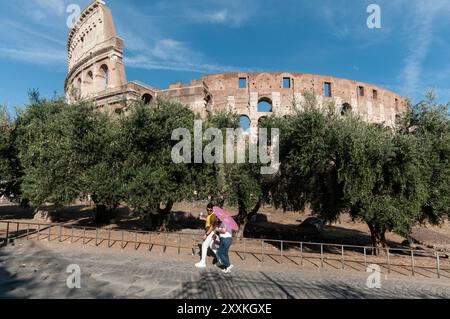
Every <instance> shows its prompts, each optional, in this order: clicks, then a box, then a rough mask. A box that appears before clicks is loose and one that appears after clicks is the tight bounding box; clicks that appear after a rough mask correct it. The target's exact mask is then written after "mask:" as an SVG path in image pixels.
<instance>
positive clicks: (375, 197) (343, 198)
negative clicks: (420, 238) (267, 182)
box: [272, 103, 450, 245]
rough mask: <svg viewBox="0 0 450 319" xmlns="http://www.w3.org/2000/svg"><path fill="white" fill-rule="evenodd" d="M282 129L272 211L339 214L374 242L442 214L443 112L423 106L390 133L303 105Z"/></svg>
mask: <svg viewBox="0 0 450 319" xmlns="http://www.w3.org/2000/svg"><path fill="white" fill-rule="evenodd" d="M305 109H306V111H304V112H299V113H298V114H296V115H294V116H292V117H288V118H287V119H286V124H287V125H284V126H282V127H283V129H282V131H283V133H282V145H281V150H280V153H281V154H280V157H281V158H282V159H284V160H283V161H282V167H281V175H280V177H279V178H278V182H277V183H276V185H274V187H273V189H272V191H273V193H274V194H275V196H274V201H275V203H276V205H277V206H281V207H284V208H285V209H302V208H304V207H305V205H306V204H309V205H310V206H311V208H312V209H313V211H314V213H316V214H317V215H319V216H320V217H322V218H323V219H324V220H326V221H335V220H336V219H337V218H338V217H339V215H340V214H341V213H343V212H349V213H350V214H351V216H352V217H353V218H354V219H359V220H361V221H364V222H366V223H367V225H368V226H369V228H370V230H371V233H372V241H373V243H374V245H386V240H385V233H386V231H395V232H397V233H399V234H402V235H404V236H408V235H409V234H410V232H411V229H412V227H413V226H414V225H416V224H417V223H419V222H422V221H424V220H427V219H428V220H432V221H434V222H438V221H440V220H442V217H443V216H445V214H448V205H449V203H450V201H449V198H448V196H449V195H448V186H449V185H450V184H449V177H448V176H449V174H448V172H449V171H448V170H449V168H450V165H449V144H448V141H449V130H448V123H449V122H448V116H447V115H445V113H444V112H443V111H442V110H443V108H442V107H440V106H439V107H436V106H432V105H430V104H429V103H428V104H427V105H426V107H424V108H421V109H420V112H417V111H412V113H411V114H408V115H407V116H406V119H405V120H404V123H406V125H404V126H403V128H400V129H399V130H398V132H393V131H392V130H390V129H388V128H384V127H382V126H380V125H371V124H368V123H365V122H363V121H361V120H360V119H358V118H355V117H353V116H343V117H342V116H338V115H336V114H333V113H331V112H328V113H326V114H325V113H323V112H321V111H319V110H318V108H317V107H313V106H312V105H309V107H307V108H305Z"/></svg>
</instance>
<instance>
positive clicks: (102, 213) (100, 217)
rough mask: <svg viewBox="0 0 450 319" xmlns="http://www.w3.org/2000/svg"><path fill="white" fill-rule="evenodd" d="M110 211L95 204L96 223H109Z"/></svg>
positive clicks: (104, 206)
mask: <svg viewBox="0 0 450 319" xmlns="http://www.w3.org/2000/svg"><path fill="white" fill-rule="evenodd" d="M108 215H109V214H108V210H107V209H106V205H102V204H95V223H96V224H101V223H106V222H108V221H109V216H108Z"/></svg>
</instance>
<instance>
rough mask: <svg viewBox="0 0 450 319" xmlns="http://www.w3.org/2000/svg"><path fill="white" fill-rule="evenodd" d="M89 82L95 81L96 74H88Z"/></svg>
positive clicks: (90, 72)
mask: <svg viewBox="0 0 450 319" xmlns="http://www.w3.org/2000/svg"><path fill="white" fill-rule="evenodd" d="M87 80H88V82H89V83H92V81H93V80H94V74H93V73H92V71H89V72H88V73H87Z"/></svg>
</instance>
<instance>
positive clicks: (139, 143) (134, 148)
mask: <svg viewBox="0 0 450 319" xmlns="http://www.w3.org/2000/svg"><path fill="white" fill-rule="evenodd" d="M194 120H195V115H194V113H193V112H192V111H190V110H189V109H188V108H186V107H185V106H183V105H181V104H179V103H175V102H170V101H163V100H157V101H156V102H155V103H153V104H151V105H150V106H147V105H137V106H136V107H135V108H134V109H133V110H132V111H131V113H130V114H128V115H127V117H125V118H123V119H122V121H121V145H122V150H123V153H124V154H126V158H125V161H124V164H123V170H124V195H125V199H126V202H127V203H128V204H129V205H131V206H132V207H133V208H135V209H136V210H137V211H139V212H141V213H143V214H144V215H148V214H149V213H153V214H154V213H156V214H158V213H162V212H163V210H162V209H161V208H160V203H164V204H165V205H166V208H167V209H166V210H165V212H166V213H167V212H168V211H170V208H171V206H172V204H173V203H174V202H176V201H180V200H183V199H185V198H187V197H189V196H190V195H191V194H192V192H193V190H195V189H197V188H198V186H199V185H198V184H197V183H196V181H197V180H201V179H202V176H204V174H203V172H202V169H203V165H202V164H184V163H183V164H174V163H173V161H172V158H171V151H172V148H173V147H174V146H175V145H176V144H177V141H172V139H171V137H172V132H173V131H174V130H175V129H178V128H186V129H188V130H189V131H190V132H191V135H192V136H193V127H194ZM192 154H193V152H192ZM192 163H193V161H192Z"/></svg>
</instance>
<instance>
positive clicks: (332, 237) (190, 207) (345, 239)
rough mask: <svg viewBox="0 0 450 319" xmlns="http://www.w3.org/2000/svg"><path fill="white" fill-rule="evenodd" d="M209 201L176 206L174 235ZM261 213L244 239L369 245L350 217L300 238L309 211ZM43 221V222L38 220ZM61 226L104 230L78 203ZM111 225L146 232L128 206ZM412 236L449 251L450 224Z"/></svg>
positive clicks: (10, 213) (8, 215) (13, 214)
mask: <svg viewBox="0 0 450 319" xmlns="http://www.w3.org/2000/svg"><path fill="white" fill-rule="evenodd" d="M206 204H207V202H183V203H177V204H175V206H174V208H173V213H172V221H173V223H172V226H173V232H174V233H177V232H183V233H186V231H188V230H195V229H201V228H202V224H203V223H202V222H201V221H200V220H198V216H199V214H200V213H201V212H205V207H206ZM225 209H226V210H227V211H228V212H230V213H231V214H232V215H233V214H236V208H233V207H225ZM260 213H261V214H264V215H265V216H266V217H267V221H263V222H252V223H250V224H249V225H248V231H246V232H245V236H246V237H248V238H263V239H283V240H293V241H305V242H316V243H329V244H343V245H358V246H370V245H371V241H370V232H369V230H368V227H367V225H366V224H364V223H362V222H359V221H352V220H351V218H350V216H348V215H342V216H341V218H340V220H339V221H338V222H337V223H334V224H331V225H325V226H324V229H323V231H322V232H321V233H320V234H313V235H311V234H309V235H308V236H304V235H301V234H300V232H299V228H298V227H299V225H300V224H301V223H302V222H303V221H305V220H306V219H307V218H309V217H311V216H312V215H311V212H310V211H305V212H300V213H299V212H283V211H281V210H277V209H274V208H273V207H269V206H265V207H262V208H261V209H260ZM0 220H20V221H22V222H33V221H34V220H33V211H32V210H30V209H23V208H20V207H18V206H2V207H0ZM35 222H41V221H39V220H38V221H35ZM57 222H59V223H63V224H65V225H67V226H83V227H99V226H100V227H102V225H97V224H95V223H94V212H93V206H92V205H89V203H86V202H78V203H75V204H74V205H72V206H70V207H66V208H64V211H63V213H62V214H61V215H60V216H59V218H58V221H57ZM111 222H112V223H111V224H108V225H103V227H102V228H104V229H129V230H135V231H140V230H144V227H143V224H142V221H141V219H140V217H139V216H136V215H135V214H134V213H133V212H132V211H130V210H129V209H128V208H126V207H121V208H120V209H119V214H118V217H117V218H116V220H113V221H111ZM413 237H414V239H416V240H417V241H418V242H419V243H420V244H421V245H422V246H423V247H424V248H434V249H439V250H442V251H448V250H450V224H449V223H448V222H445V223H444V224H443V225H442V226H440V227H438V226H431V225H424V226H420V227H416V228H414V231H413ZM387 240H388V243H389V246H390V247H399V248H400V247H403V246H402V243H403V242H404V240H405V238H403V237H402V236H399V235H397V234H394V233H388V234H387Z"/></svg>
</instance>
